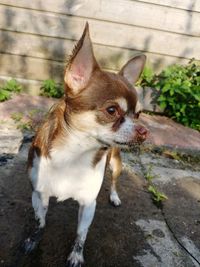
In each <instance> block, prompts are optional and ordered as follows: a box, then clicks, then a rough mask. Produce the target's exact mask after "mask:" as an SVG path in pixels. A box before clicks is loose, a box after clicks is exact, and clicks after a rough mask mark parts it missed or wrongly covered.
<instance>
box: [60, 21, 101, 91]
mask: <svg viewBox="0 0 200 267" xmlns="http://www.w3.org/2000/svg"><path fill="white" fill-rule="evenodd" d="M97 66H98V64H97V62H96V59H95V57H94V53H93V48H92V42H91V40H90V34H89V25H88V23H86V25H85V29H84V32H83V35H82V37H81V39H80V40H79V41H78V43H77V45H76V46H75V48H74V50H73V53H72V55H71V57H70V59H69V62H68V64H67V67H66V70H65V76H64V81H65V84H66V85H67V87H68V88H70V91H71V93H72V94H73V95H76V94H77V93H79V92H80V91H81V90H82V89H84V88H85V87H86V86H87V85H88V83H89V80H90V78H91V76H92V73H93V71H94V69H95V67H97Z"/></svg>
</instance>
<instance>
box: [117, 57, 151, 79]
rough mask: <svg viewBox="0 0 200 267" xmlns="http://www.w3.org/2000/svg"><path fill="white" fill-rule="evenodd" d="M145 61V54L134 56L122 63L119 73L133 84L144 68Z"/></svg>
mask: <svg viewBox="0 0 200 267" xmlns="http://www.w3.org/2000/svg"><path fill="white" fill-rule="evenodd" d="M145 62H146V56H145V55H138V56H135V57H134V58H132V59H131V60H129V61H128V62H127V63H126V64H125V65H124V67H123V68H122V69H121V70H120V72H119V74H120V75H122V76H124V77H125V78H126V79H127V80H128V81H129V83H130V84H134V83H136V82H137V80H138V79H139V77H140V75H141V73H142V71H143V69H144V65H145Z"/></svg>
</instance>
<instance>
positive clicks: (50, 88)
mask: <svg viewBox="0 0 200 267" xmlns="http://www.w3.org/2000/svg"><path fill="white" fill-rule="evenodd" d="M40 90H41V95H43V96H47V97H55V98H60V97H62V96H63V93H64V90H63V87H62V86H61V85H60V84H59V83H56V82H55V81H54V80H51V79H48V80H45V81H43V83H42V86H41V88H40Z"/></svg>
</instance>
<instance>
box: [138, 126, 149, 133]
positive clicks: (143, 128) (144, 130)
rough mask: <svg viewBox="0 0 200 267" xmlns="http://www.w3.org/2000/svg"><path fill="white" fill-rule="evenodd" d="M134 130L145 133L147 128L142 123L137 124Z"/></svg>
mask: <svg viewBox="0 0 200 267" xmlns="http://www.w3.org/2000/svg"><path fill="white" fill-rule="evenodd" d="M135 130H136V132H137V133H139V134H140V135H147V133H148V131H147V129H146V128H145V127H144V126H142V125H137V126H136V129H135Z"/></svg>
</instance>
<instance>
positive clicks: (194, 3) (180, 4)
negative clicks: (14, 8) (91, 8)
mask: <svg viewBox="0 0 200 267" xmlns="http://www.w3.org/2000/svg"><path fill="white" fill-rule="evenodd" d="M12 1H13V0H12ZM137 1H140V2H145V3H151V4H156V5H161V6H168V7H173V8H179V9H183V10H189V11H195V12H200V1H198V0H182V1H180V0H164V1H163V0H137ZM147 1H148V2H147Z"/></svg>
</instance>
